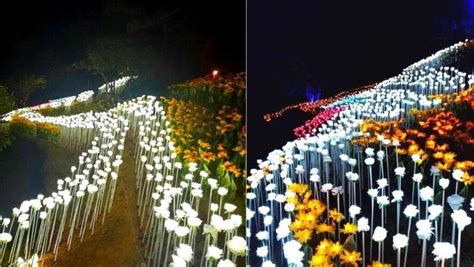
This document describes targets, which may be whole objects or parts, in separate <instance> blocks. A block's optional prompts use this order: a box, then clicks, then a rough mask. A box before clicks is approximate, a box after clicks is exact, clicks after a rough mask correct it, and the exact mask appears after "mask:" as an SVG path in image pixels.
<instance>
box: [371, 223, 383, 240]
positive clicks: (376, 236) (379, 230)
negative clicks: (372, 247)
mask: <svg viewBox="0 0 474 267" xmlns="http://www.w3.org/2000/svg"><path fill="white" fill-rule="evenodd" d="M386 237H387V230H385V228H383V227H380V226H377V227H376V228H375V230H374V233H373V236H372V239H373V240H374V241H375V242H382V241H384V240H385V238H386Z"/></svg>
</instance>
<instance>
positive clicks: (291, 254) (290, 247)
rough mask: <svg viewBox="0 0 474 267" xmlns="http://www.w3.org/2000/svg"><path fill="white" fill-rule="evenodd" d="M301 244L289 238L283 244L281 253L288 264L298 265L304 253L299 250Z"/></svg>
mask: <svg viewBox="0 0 474 267" xmlns="http://www.w3.org/2000/svg"><path fill="white" fill-rule="evenodd" d="M300 249H301V244H300V243H299V242H298V241H296V240H291V241H289V242H286V243H285V244H284V245H283V254H284V256H285V258H286V260H287V262H288V265H291V264H296V265H300V264H301V261H302V260H303V257H304V253H303V252H302V251H300Z"/></svg>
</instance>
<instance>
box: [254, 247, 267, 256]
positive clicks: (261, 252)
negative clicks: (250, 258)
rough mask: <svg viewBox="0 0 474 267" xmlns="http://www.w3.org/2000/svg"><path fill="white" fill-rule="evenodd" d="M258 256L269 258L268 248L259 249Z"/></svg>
mask: <svg viewBox="0 0 474 267" xmlns="http://www.w3.org/2000/svg"><path fill="white" fill-rule="evenodd" d="M257 256H259V257H261V258H263V257H267V256H268V246H261V247H258V248H257Z"/></svg>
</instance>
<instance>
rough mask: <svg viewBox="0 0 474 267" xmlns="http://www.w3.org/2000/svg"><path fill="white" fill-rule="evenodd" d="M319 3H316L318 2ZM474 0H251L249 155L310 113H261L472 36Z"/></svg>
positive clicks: (380, 73) (259, 153)
mask: <svg viewBox="0 0 474 267" xmlns="http://www.w3.org/2000/svg"><path fill="white" fill-rule="evenodd" d="M317 2H318V3H317ZM473 14H474V1H472V0H469V1H466V0H464V1H344V2H343V1H331V3H329V1H296V2H295V1H270V0H266V1H249V3H248V22H247V23H248V25H249V26H248V33H247V38H248V45H247V49H248V50H247V51H248V52H247V53H248V57H247V60H248V61H247V66H248V69H247V73H248V77H247V78H248V88H249V89H248V96H247V107H248V108H247V109H248V111H247V113H248V151H249V156H248V162H249V168H254V167H255V166H256V163H255V160H256V159H258V158H265V157H266V155H267V154H268V152H270V151H271V150H273V149H276V148H280V147H281V146H282V145H284V144H285V143H286V141H289V140H293V139H294V137H293V133H292V129H293V128H295V127H296V126H299V125H300V124H302V123H303V122H304V120H305V119H309V118H310V116H308V115H307V114H303V113H301V112H298V111H294V112H290V113H288V114H287V115H286V116H285V117H284V118H283V119H279V120H278V119H277V120H274V121H272V122H270V123H266V122H264V121H263V115H264V114H266V113H269V112H274V111H277V110H279V109H280V108H282V107H284V106H286V105H289V104H294V103H299V102H303V101H306V100H307V94H306V88H312V89H313V92H315V93H316V92H317V91H318V90H320V91H321V96H322V97H328V96H332V95H334V94H335V93H337V92H338V91H341V90H344V89H351V88H354V87H357V86H362V85H366V84H370V83H373V82H378V81H382V80H383V79H386V78H389V77H391V76H394V75H396V74H398V73H399V72H400V71H401V70H402V69H403V68H404V67H406V66H408V65H410V64H411V63H413V62H415V61H417V60H419V59H421V58H424V57H426V56H428V55H430V54H431V53H433V52H435V51H437V50H439V49H442V48H444V47H446V46H449V45H451V44H453V43H455V42H458V41H461V40H464V39H465V38H473V35H474V19H473Z"/></svg>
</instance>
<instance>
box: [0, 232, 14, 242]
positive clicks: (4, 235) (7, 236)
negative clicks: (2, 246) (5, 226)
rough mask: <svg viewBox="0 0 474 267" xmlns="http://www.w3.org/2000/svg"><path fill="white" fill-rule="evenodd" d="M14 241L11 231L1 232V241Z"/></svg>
mask: <svg viewBox="0 0 474 267" xmlns="http://www.w3.org/2000/svg"><path fill="white" fill-rule="evenodd" d="M10 241H12V235H11V234H9V233H5V232H4V233H0V243H8V242H10Z"/></svg>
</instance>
